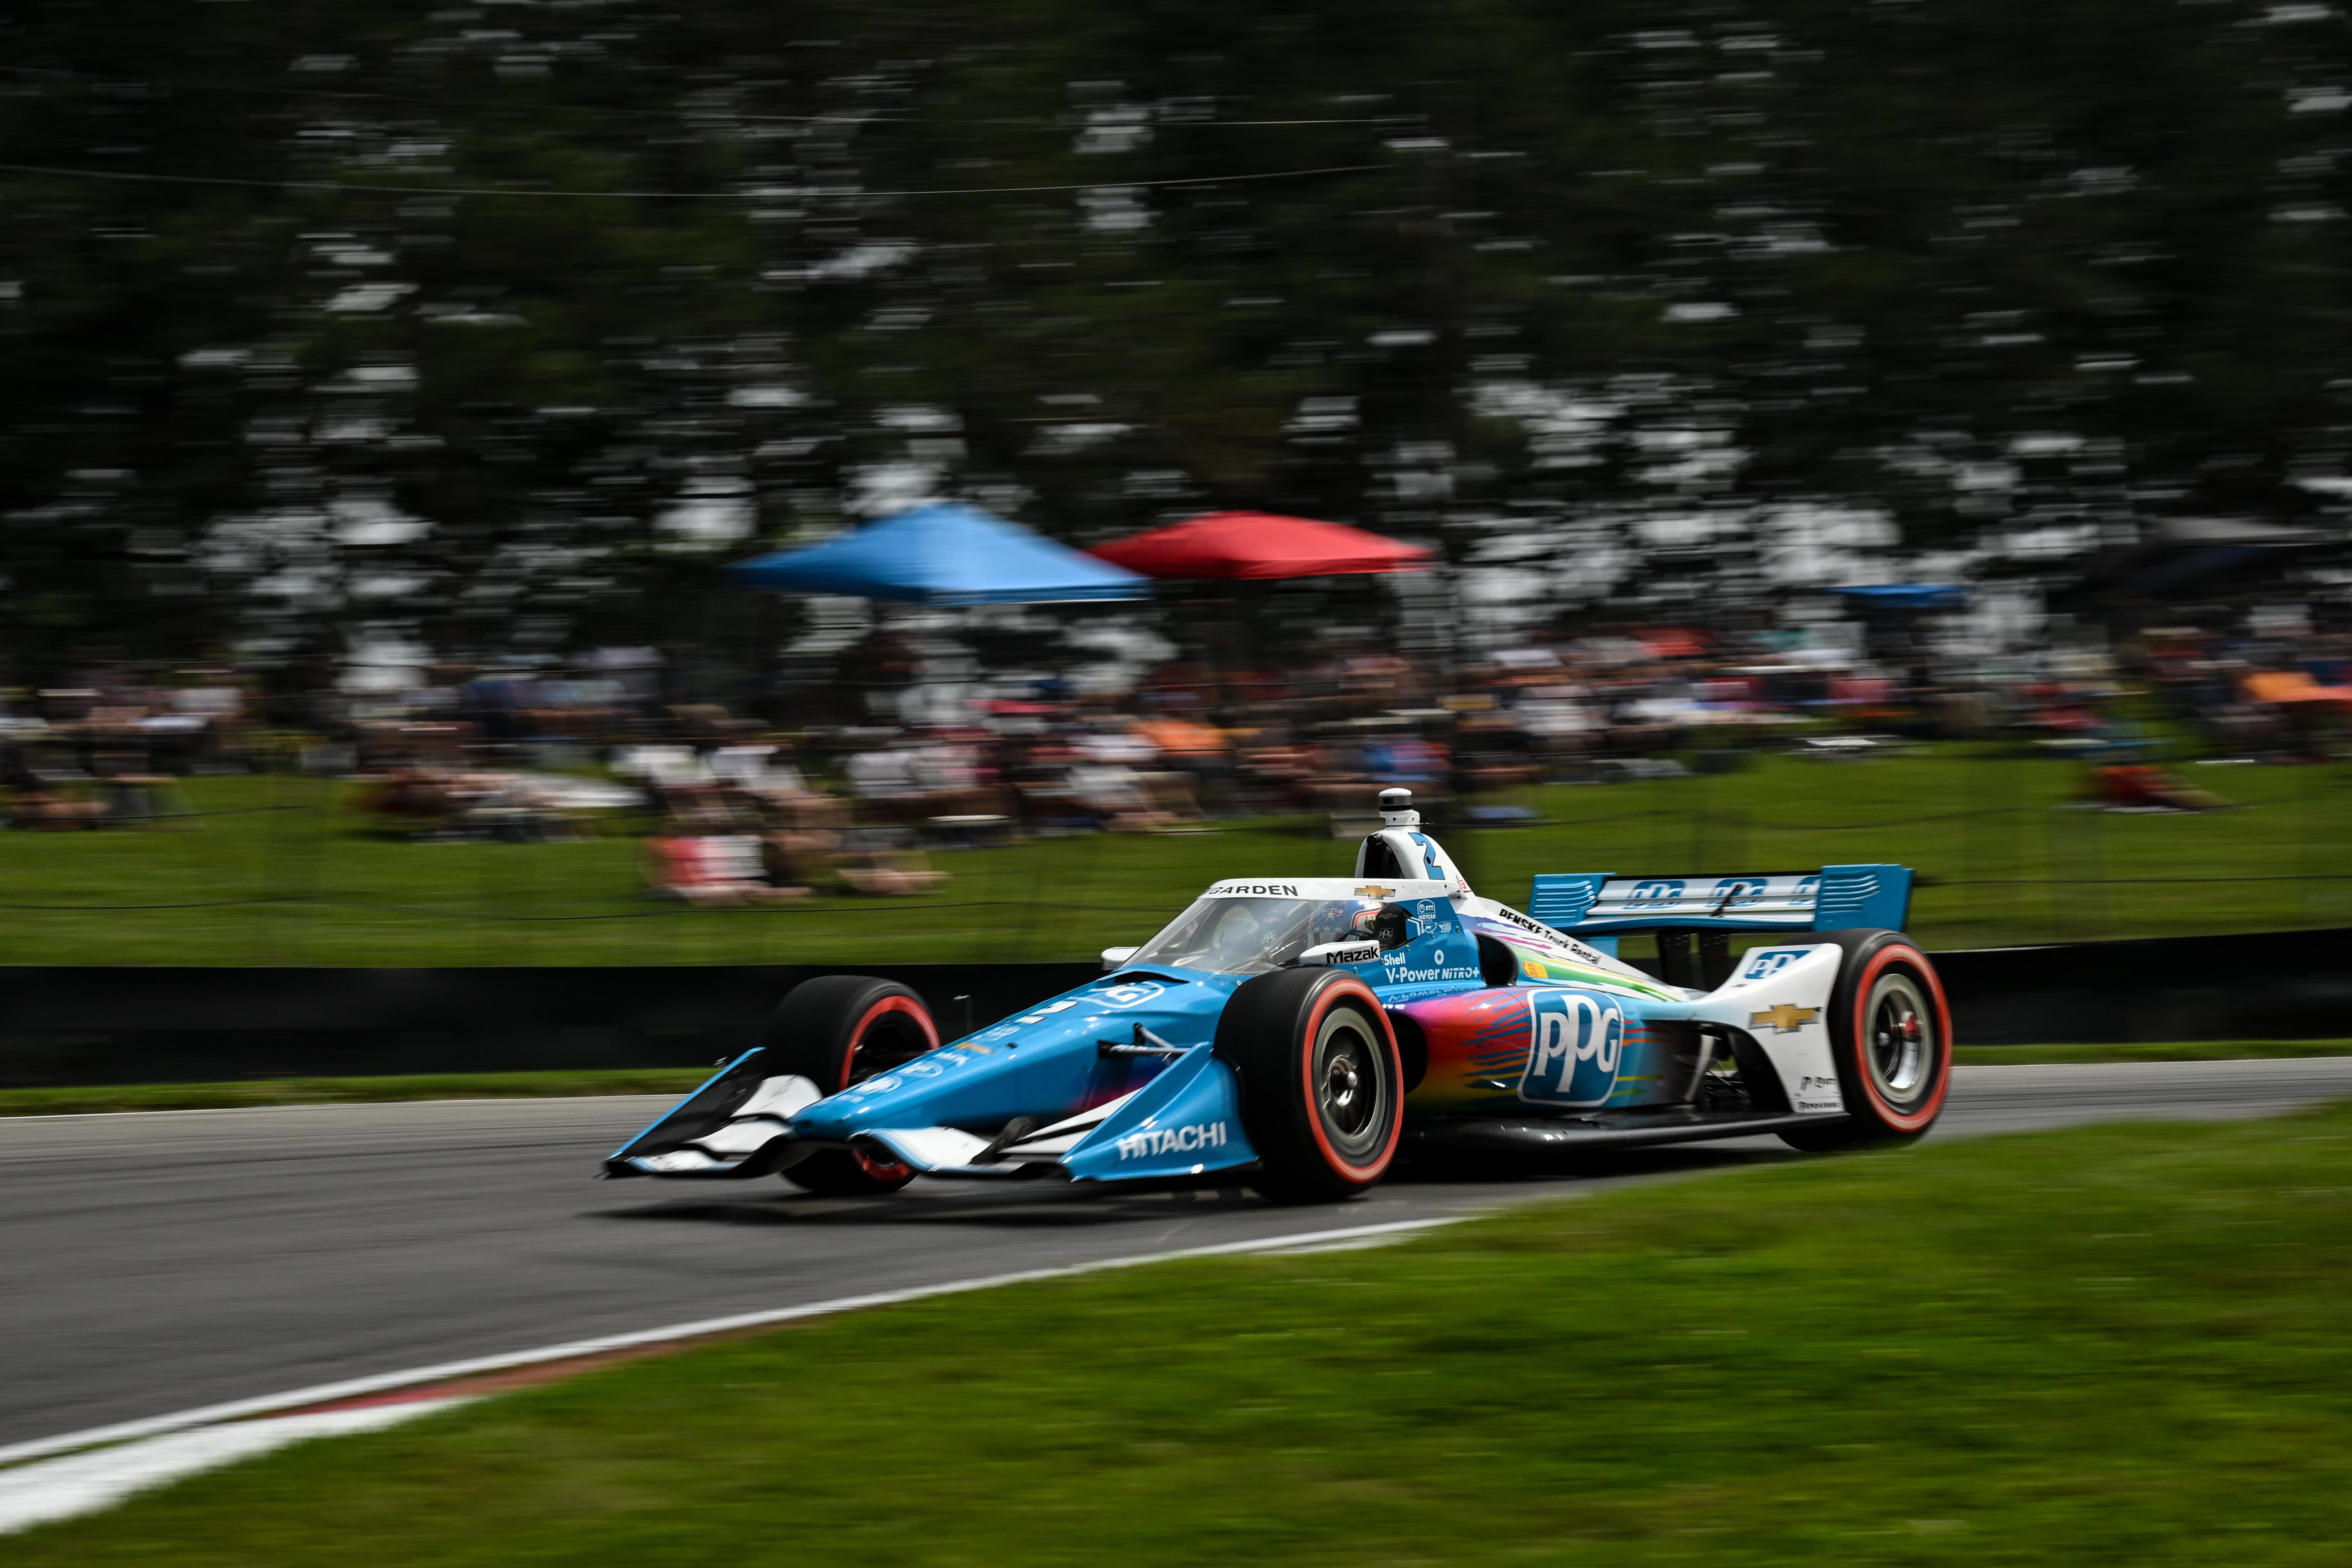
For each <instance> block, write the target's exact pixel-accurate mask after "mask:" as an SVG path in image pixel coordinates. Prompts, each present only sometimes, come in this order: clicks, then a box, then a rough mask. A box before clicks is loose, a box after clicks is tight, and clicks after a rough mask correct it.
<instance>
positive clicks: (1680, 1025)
mask: <svg viewBox="0 0 2352 1568" xmlns="http://www.w3.org/2000/svg"><path fill="white" fill-rule="evenodd" d="M1391 1012H1392V1013H1393V1014H1395V1015H1396V1016H1401V1017H1402V1018H1403V1019H1405V1020H1407V1021H1408V1022H1409V1025H1410V1027H1411V1030H1412V1033H1413V1034H1414V1035H1415V1036H1416V1037H1417V1040H1418V1043H1419V1045H1420V1047H1421V1054H1422V1058H1423V1064H1424V1065H1423V1068H1422V1071H1421V1077H1420V1081H1419V1082H1418V1083H1416V1084H1414V1086H1413V1088H1412V1091H1411V1092H1410V1093H1409V1094H1407V1095H1406V1097H1405V1111H1406V1113H1407V1115H1409V1116H1415V1117H1427V1116H1478V1115H1496V1114H1507V1113H1515V1112H1521V1111H1528V1110H1542V1111H1577V1112H1583V1111H1597V1110H1629V1109H1635V1108H1640V1107H1644V1106H1663V1105H1679V1104H1681V1103H1683V1102H1684V1101H1685V1100H1687V1099H1688V1098H1689V1095H1690V1090H1691V1088H1692V1085H1693V1080H1694V1079H1695V1077H1696V1073H1697V1071H1698V1070H1699V1062H1698V1059H1697V1055H1696V1050H1697V1040H1696V1030H1695V1029H1694V1028H1693V1027H1692V1026H1691V1025H1690V1023H1689V1021H1688V1020H1689V1016H1690V1013H1691V1008H1690V1005H1688V1004H1686V1003H1669V1002H1654V1001H1649V1000H1647V999H1644V998H1641V997H1636V996H1630V995H1625V994H1618V993H1613V992H1609V991H1603V990H1599V989H1593V988H1586V987H1582V986H1565V985H1505V986H1496V987H1491V988H1483V989H1480V990H1476V991H1470V992H1465V993H1461V994H1454V995H1451V996H1435V997H1428V998H1424V999H1423V1000H1420V1001H1413V1002H1406V1003H1403V1004H1402V1005H1398V1006H1395V1007H1394V1008H1392V1009H1391Z"/></svg>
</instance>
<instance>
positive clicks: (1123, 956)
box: [1102, 947, 1141, 973]
mask: <svg viewBox="0 0 2352 1568" xmlns="http://www.w3.org/2000/svg"><path fill="white" fill-rule="evenodd" d="M1139 951H1141V950H1140V949H1138V948H1132V947H1107V948H1104V949H1103V950H1102V965H1103V969H1104V972H1105V973H1108V972H1109V971H1111V970H1114V969H1117V968H1118V966H1119V965H1120V964H1122V963H1126V962H1127V961H1128V960H1129V959H1130V958H1133V957H1134V956H1135V955H1136V953H1137V952H1139Z"/></svg>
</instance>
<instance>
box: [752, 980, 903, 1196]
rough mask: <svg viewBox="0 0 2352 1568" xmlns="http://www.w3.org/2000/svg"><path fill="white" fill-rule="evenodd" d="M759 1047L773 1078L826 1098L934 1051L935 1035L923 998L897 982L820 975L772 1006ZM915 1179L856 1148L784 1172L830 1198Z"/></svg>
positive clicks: (886, 1189) (828, 1152) (829, 1152)
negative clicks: (793, 1081) (799, 1083)
mask: <svg viewBox="0 0 2352 1568" xmlns="http://www.w3.org/2000/svg"><path fill="white" fill-rule="evenodd" d="M763 1044H765V1046H766V1047H767V1050H768V1058H769V1060H770V1061H772V1063H774V1067H773V1068H772V1069H771V1070H772V1073H798V1074H799V1075H800V1076H801V1077H803V1078H805V1079H809V1080H810V1081H811V1082H813V1083H814V1084H815V1085H816V1087H817V1089H818V1092H820V1093H822V1094H828V1095H833V1094H839V1093H840V1092H841V1091H842V1090H843V1089H847V1088H848V1087H849V1086H850V1085H851V1084H854V1083H860V1082H863V1081H864V1080H865V1079H869V1078H873V1077H874V1076H876V1075H877V1074H878V1073H886V1072H888V1071H889V1070H890V1069H891V1068H895V1067H897V1066H898V1064H899V1063H901V1062H905V1061H911V1060H912V1059H913V1058H916V1057H919V1056H921V1055H922V1054H923V1053H924V1052H925V1051H934V1050H937V1049H939V1046H940V1031H939V1028H938V1026H935V1025H934V1024H933V1023H932V1022H931V1015H930V1010H929V1008H927V1007H925V1006H924V1005H923V999H922V998H921V997H919V996H918V995H916V994H914V993H913V992H912V991H909V990H908V989H907V987H905V986H904V985H901V984H898V982H896V981H893V980H876V979H873V978H872V977H870V976H867V975H863V974H824V975H819V976H818V977H817V978H816V979H814V980H803V981H802V982H801V983H800V984H798V985H795V986H793V988H792V990H791V991H790V992H788V993H787V994H785V996H784V999H783V1000H782V1002H779V1003H777V1004H776V1010H775V1012H774V1013H773V1014H772V1015H771V1016H770V1017H769V1019H768V1033H767V1037H766V1039H765V1041H764V1042H763ZM914 1179H915V1173H914V1171H913V1169H912V1168H911V1167H909V1166H907V1165H901V1164H898V1163H893V1162H889V1161H884V1160H877V1159H875V1158H874V1157H873V1156H871V1155H869V1154H866V1153H865V1152H863V1151H860V1150H856V1149H820V1150H818V1151H817V1152H815V1153H814V1154H811V1155H809V1156H808V1157H807V1158H806V1159H804V1160H802V1161H800V1162H799V1163H797V1164H794V1165H792V1166H790V1167H788V1168H787V1169H786V1170H785V1172H784V1180H786V1181H788V1182H790V1183H792V1184H793V1185H795V1186H799V1187H805V1188H806V1189H808V1190H809V1191H810V1192H813V1193H823V1194H825V1195H827V1196H829V1197H870V1196H873V1195H875V1194H880V1193H893V1192H897V1191H898V1189H899V1188H900V1187H903V1186H905V1185H906V1184H908V1182H911V1181H913V1180H914Z"/></svg>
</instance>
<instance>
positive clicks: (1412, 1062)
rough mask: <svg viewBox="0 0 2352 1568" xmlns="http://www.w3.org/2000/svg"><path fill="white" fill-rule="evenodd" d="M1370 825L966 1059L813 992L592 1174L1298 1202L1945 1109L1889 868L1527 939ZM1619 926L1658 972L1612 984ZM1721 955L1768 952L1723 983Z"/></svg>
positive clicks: (1900, 1123)
mask: <svg viewBox="0 0 2352 1568" xmlns="http://www.w3.org/2000/svg"><path fill="white" fill-rule="evenodd" d="M1910 891H1911V873H1910V872H1909V871H1908V870H1906V869H1905V868H1902V867H1900V866H1888V865H1868V866H1829V867H1824V868H1822V869H1821V870H1820V871H1818V872H1809V873H1800V874H1792V875H1770V876H1754V877H1646V878H1618V877H1614V876H1611V875H1607V874H1580V875H1562V876H1538V877H1537V878H1536V879H1535V880H1534V892H1533V896H1532V898H1531V899H1530V900H1529V901H1528V902H1529V912H1522V911H1520V910H1516V909H1512V908H1511V907H1509V906H1508V905H1506V904H1502V903H1499V902H1497V901H1496V900H1491V899H1484V898H1480V897H1478V896H1477V895H1476V894H1475V893H1474V892H1473V891H1472V890H1471V888H1470V885H1469V883H1468V882H1467V881H1466V880H1465V879H1464V878H1463V876H1462V874H1461V873H1460V871H1459V870H1457V869H1456V868H1455V867H1454V862H1453V861H1452V859H1451V858H1448V856H1447V855H1446V853H1445V850H1444V847H1442V846H1440V845H1439V844H1438V843H1437V841H1436V840H1435V839H1434V838H1433V837H1431V836H1430V835H1429V834H1427V833H1426V832H1424V831H1423V828H1422V823H1421V817H1420V814H1419V813H1417V812H1416V811H1414V810H1413V809H1412V797H1411V795H1408V794H1407V793H1406V792H1404V791H1402V790H1391V791H1388V792H1386V793H1385V794H1383V795H1381V827H1380V829H1379V830H1378V831H1376V832H1374V833H1372V834H1370V836H1369V837H1366V838H1365V840H1364V842H1363V846H1362V847H1361V849H1360V851H1359V852H1358V855H1357V858H1356V872H1355V875H1354V876H1352V877H1333V878H1312V877H1306V878H1301V877H1265V878H1235V879H1227V880H1223V881H1220V882H1217V883H1216V884H1214V885H1213V886H1212V887H1211V888H1210V889H1208V890H1207V891H1206V892H1204V893H1202V895H1201V897H1200V898H1199V899H1197V900H1195V901H1194V902H1193V903H1192V907H1190V908H1189V909H1187V910H1184V911H1183V912H1182V913H1181V914H1180V915H1178V916H1177V917H1176V919H1175V920H1174V921H1171V922H1170V923H1169V925H1168V926H1167V927H1166V929H1164V930H1162V931H1160V934H1159V935H1157V936H1155V937H1153V938H1152V939H1151V940H1150V942H1145V943H1144V944H1143V945H1142V946H1141V947H1138V948H1115V949H1111V950H1109V951H1108V952H1105V953H1104V955H1103V958H1104V966H1105V968H1106V970H1107V971H1108V973H1105V974H1104V976H1103V977H1102V978H1101V979H1100V980H1097V981H1094V982H1092V983H1090V984H1086V985H1082V986H1080V987H1078V988H1077V989H1076V990H1074V991H1069V992H1066V993H1064V994H1062V995H1059V996H1055V997H1052V998H1050V999H1048V1000H1046V1001H1045V1002H1042V1003H1040V1004H1039V1005H1036V1006H1034V1007H1032V1008H1030V1009H1029V1010H1027V1011H1026V1012H1024V1013H1021V1014H1019V1015H1017V1016H1013V1017H1009V1018H1005V1019H1003V1020H1002V1021H1001V1022H998V1023H995V1024H992V1025H990V1026H988V1027H986V1028H983V1029H980V1030H977V1031H975V1032H973V1033H971V1034H968V1035H966V1036H965V1037H962V1038H961V1039H958V1040H954V1041H950V1042H945V1043H942V1040H941V1037H940V1030H939V1027H938V1026H937V1024H936V1023H935V1022H934V1021H933V1019H932V1017H931V1015H930V1013H929V1010H928V1009H927V1008H926V1007H925V1006H924V1005H923V1002H922V1000H921V998H920V997H919V996H918V995H916V994H915V993H914V992H912V991H910V990H908V988H907V987H905V986H903V985H899V984H895V983H893V982H890V981H887V980H879V979H870V978H866V977H862V976H856V975H828V976H824V977H823V978H819V979H814V980H810V981H807V982H805V983H803V984H801V985H799V986H797V987H795V988H794V989H793V992H792V993H791V994H789V995H787V996H786V997H785V998H784V999H783V1001H782V1003H781V1004H780V1005H778V1007H777V1009H776V1012H775V1016H774V1017H773V1019H772V1022H771V1023H770V1025H769V1027H768V1031H767V1035H766V1039H765V1043H764V1044H762V1045H761V1046H760V1047H757V1048H756V1049H753V1050H751V1051H748V1052H746V1053H745V1054H744V1055H743V1056H741V1057H740V1058H737V1059H736V1060H735V1061H733V1062H730V1063H729V1064H728V1065H727V1066H726V1067H725V1068H723V1069H722V1070H721V1071H720V1072H719V1074H718V1075H717V1076H716V1077H714V1078H712V1079H710V1080H709V1082H708V1083H706V1084H704V1085H703V1086H702V1087H701V1088H700V1089H697V1090H695V1092H694V1093H692V1094H691V1095H688V1097H687V1098H686V1100H683V1101H682V1102H680V1103H679V1104H678V1105H677V1108H676V1109H674V1110H671V1111H670V1112H669V1113H668V1114H667V1115H666V1116H664V1117H662V1118H661V1119H660V1120H659V1121H656V1122H655V1123H654V1124H653V1125H652V1126H650V1127H648V1128H646V1130H645V1131H642V1132H640V1133H638V1134H637V1135H636V1136H635V1138H633V1139H631V1140H630V1141H629V1142H627V1143H625V1144H624V1145H623V1146H622V1147H621V1148H620V1149H618V1150H616V1151H615V1152H614V1153H613V1154H612V1155H611V1156H610V1157H608V1158H607V1159H606V1160H605V1162H604V1174H605V1175H607V1176H655V1177H664V1178H669V1179H687V1180H704V1181H708V1180H714V1179H716V1180H734V1181H740V1180H746V1179H750V1178H753V1177H761V1176H768V1175H773V1174H777V1173H782V1176H783V1177H784V1179H785V1180H787V1181H790V1182H793V1183H795V1184H799V1185H800V1186H803V1187H805V1188H808V1189H810V1190H812V1191H815V1192H820V1193H834V1194H861V1193H862V1194H873V1193H882V1192H887V1191H890V1190H892V1189H895V1188H897V1187H899V1186H903V1185H904V1184H907V1183H908V1182H910V1181H912V1180H913V1179H914V1178H915V1177H917V1176H918V1175H929V1176H940V1177H955V1178H963V1179H971V1180H982V1181H1001V1180H1006V1179H1017V1178H1020V1177H1024V1176H1025V1177H1040V1176H1057V1177H1062V1178H1065V1179H1068V1180H1072V1181H1077V1182H1139V1181H1150V1182H1166V1181H1170V1180H1187V1181H1189V1180H1192V1179H1194V1178H1201V1177H1207V1176H1212V1175H1218V1174H1223V1175H1225V1176H1228V1177H1230V1178H1231V1179H1234V1180H1236V1181H1246V1182H1247V1183H1249V1184H1251V1185H1253V1186H1255V1188H1257V1189H1258V1190H1259V1191H1260V1192H1262V1193H1264V1194H1266V1195H1267V1196H1269V1197H1273V1198H1276V1199H1278V1200H1284V1201H1317V1200H1328V1199H1334V1198H1342V1197H1346V1196H1349V1194H1354V1193H1358V1192H1361V1191H1362V1190H1364V1189H1365V1188H1367V1187H1369V1186H1370V1185H1371V1184H1373V1183H1374V1182H1377V1181H1378V1180H1380V1178H1381V1174H1382V1173H1384V1172H1386V1171H1387V1170H1388V1169H1389V1167H1390V1165H1391V1163H1393V1162H1394V1161H1395V1160H1396V1159H1397V1158H1398V1156H1399V1154H1400V1153H1401V1152H1410V1153H1412V1154H1413V1155H1415V1156H1426V1157H1431V1158H1450V1159H1453V1160H1455V1161H1460V1160H1464V1159H1478V1158H1488V1159H1494V1160H1497V1161H1502V1160H1512V1159H1517V1160H1521V1161H1524V1160H1526V1159H1528V1157H1530V1156H1535V1155H1544V1154H1554V1155H1558V1154H1567V1153H1572V1152H1576V1151H1580V1150H1590V1149H1599V1148H1605V1147H1610V1146H1615V1145H1624V1144H1633V1143H1663V1142H1685V1141H1690V1140H1696V1139H1706V1138H1726V1137H1739V1136H1745V1135H1748V1134H1752V1133H1757V1132H1773V1133H1778V1134H1779V1135H1780V1137H1781V1138H1783V1139H1785V1140H1787V1141H1788V1142H1790V1143H1792V1144H1795V1145H1796V1146H1797V1147H1799V1148H1803V1149H1823V1148H1831V1147H1836V1146H1840V1145H1844V1144H1851V1143H1857V1142H1895V1141H1904V1140H1909V1139H1915V1138H1917V1137H1919V1136H1920V1135H1921V1134H1923V1133H1925V1132H1926V1131H1927V1128H1928V1127H1929V1126H1930V1125H1931V1124H1932V1123H1933V1122H1934V1121H1935V1120H1936V1117H1937V1112H1938V1111H1939V1110H1942V1108H1943V1103H1944V1096H1945V1090H1946V1088H1947V1086H1948V1082H1949V1079H1950V1076H1951V1047H1952V1030H1951V1014H1950V1009H1949V1007H1948V1005H1947V1004H1946V1002H1945V997H1944V992H1943V986H1942V984H1941V983H1940V982H1939V981H1938V980H1937V976H1936V970H1935V966H1934V965H1933V964H1932V963H1929V962H1928V959H1927V954H1926V953H1924V952H1921V951H1920V950H1919V948H1918V947H1917V946H1916V944H1915V943H1914V942H1911V940H1910V939H1909V938H1907V937H1906V936H1905V935H1903V934H1902V926H1903V924H1904V921H1905V920H1906V916H1907V914H1908V910H1909V904H1910ZM1637 931H1639V932H1648V933H1653V934H1654V937H1655V941H1656V947H1657V952H1658V962H1657V966H1656V967H1657V971H1658V973H1651V972H1649V971H1647V970H1644V969H1642V968H1638V967H1636V966H1635V965H1634V964H1633V963H1628V962H1626V961H1624V960H1622V959H1621V958H1620V957H1618V956H1617V952H1616V949H1617V943H1618V940H1619V939H1620V938H1621V937H1622V936H1624V935H1626V934H1627V933H1630V932H1637ZM1739 933H1746V934H1748V935H1750V936H1751V937H1760V938H1761V939H1762V942H1761V943H1760V945H1754V946H1750V947H1748V949H1747V950H1746V951H1745V952H1741V953H1739V954H1738V955H1737V956H1736V957H1735V956H1734V954H1733V952H1732V950H1731V938H1732V937H1733V936H1734V935H1735V934H1739Z"/></svg>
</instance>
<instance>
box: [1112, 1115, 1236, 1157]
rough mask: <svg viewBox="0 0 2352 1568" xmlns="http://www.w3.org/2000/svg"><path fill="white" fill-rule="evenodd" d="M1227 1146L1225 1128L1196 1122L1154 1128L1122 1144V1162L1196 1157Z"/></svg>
mask: <svg viewBox="0 0 2352 1568" xmlns="http://www.w3.org/2000/svg"><path fill="white" fill-rule="evenodd" d="M1224 1146H1225V1124H1224V1123H1223V1122H1222V1121H1196V1122H1194V1123H1192V1125H1191V1126H1189V1127H1150V1128H1146V1129H1145V1130H1144V1131H1140V1132H1130V1133H1129V1134H1128V1135H1127V1136H1126V1137H1124V1138H1122V1139H1120V1140H1119V1141H1118V1157H1119V1158H1120V1159H1122V1160H1148V1159H1150V1157H1151V1156H1152V1155H1154V1154H1193V1153H1198V1152H1201V1151H1202V1150H1203V1149H1222V1148H1223V1147H1224Z"/></svg>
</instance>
